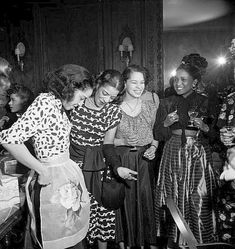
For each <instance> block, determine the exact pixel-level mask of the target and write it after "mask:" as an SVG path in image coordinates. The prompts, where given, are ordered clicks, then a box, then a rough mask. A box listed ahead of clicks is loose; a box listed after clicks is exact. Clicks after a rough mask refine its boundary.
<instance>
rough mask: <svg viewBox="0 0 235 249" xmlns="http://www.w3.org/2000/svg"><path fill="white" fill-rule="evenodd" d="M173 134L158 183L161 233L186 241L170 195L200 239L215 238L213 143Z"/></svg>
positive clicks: (199, 241) (166, 150) (158, 227)
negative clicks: (172, 211)
mask: <svg viewBox="0 0 235 249" xmlns="http://www.w3.org/2000/svg"><path fill="white" fill-rule="evenodd" d="M186 139H187V141H186V144H185V146H183V147H181V136H178V135H173V136H172V137H171V138H170V139H169V140H168V141H167V142H166V144H165V146H164V150H163V155H162V159H161V164H160V168H159V175H158V180H157V183H156V191H155V193H156V196H155V215H156V226H157V235H158V236H166V235H167V237H168V238H169V239H171V241H172V242H175V243H176V242H179V243H184V242H183V241H182V238H180V236H179V233H178V232H177V228H176V225H175V223H174V221H173V219H171V218H169V219H167V217H170V215H166V212H167V209H166V206H165V204H166V198H167V197H170V198H172V199H173V200H174V202H175V204H176V205H177V206H178V208H179V210H180V211H181V213H182V215H183V217H184V218H185V220H186V222H187V223H188V224H189V227H190V229H191V230H192V233H193V234H194V236H195V238H196V239H197V241H198V243H205V242H212V241H214V239H215V238H214V235H215V232H216V226H215V212H214V204H213V203H214V200H215V198H214V194H215V188H216V179H215V175H214V171H213V165H212V158H211V153H210V149H209V146H208V145H207V144H203V143H202V141H200V140H198V139H195V138H194V137H186Z"/></svg>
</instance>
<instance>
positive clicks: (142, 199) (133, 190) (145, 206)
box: [116, 146, 156, 247]
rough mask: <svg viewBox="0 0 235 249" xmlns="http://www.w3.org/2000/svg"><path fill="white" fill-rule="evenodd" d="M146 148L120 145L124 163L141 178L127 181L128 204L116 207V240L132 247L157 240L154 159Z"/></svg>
mask: <svg viewBox="0 0 235 249" xmlns="http://www.w3.org/2000/svg"><path fill="white" fill-rule="evenodd" d="M145 150H146V147H139V148H137V150H136V151H132V150H131V148H130V147H126V146H120V147H117V153H118V155H119V156H120V158H121V161H122V165H123V166H125V167H128V168H129V169H132V170H135V171H137V172H138V176H137V181H126V188H125V201H124V205H123V207H122V208H120V209H119V210H118V211H116V240H117V242H125V244H126V246H129V247H132V246H133V247H134V246H144V245H145V244H148V245H154V244H155V243H156V230H155V221H154V203H153V190H152V188H151V186H152V185H151V181H150V175H149V172H151V170H150V169H149V168H148V167H149V163H150V162H149V161H148V160H147V159H144V157H143V153H144V152H145Z"/></svg>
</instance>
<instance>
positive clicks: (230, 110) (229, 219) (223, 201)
mask: <svg viewBox="0 0 235 249" xmlns="http://www.w3.org/2000/svg"><path fill="white" fill-rule="evenodd" d="M227 125H229V126H235V93H231V94H229V95H228V97H227V98H226V99H225V101H224V103H223V104H222V107H221V110H220V114H219V118H218V122H217V126H218V127H219V128H222V127H224V126H227ZM217 205H218V228H219V229H218V230H219V237H220V240H221V241H223V242H227V243H231V244H235V181H228V182H225V181H221V182H220V189H219V194H218V204H217Z"/></svg>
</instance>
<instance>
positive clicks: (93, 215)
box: [70, 145, 115, 245]
mask: <svg viewBox="0 0 235 249" xmlns="http://www.w3.org/2000/svg"><path fill="white" fill-rule="evenodd" d="M82 152H83V154H84V155H83V156H81V154H82ZM70 156H71V158H72V159H73V160H75V161H76V162H77V164H78V166H79V167H81V168H82V172H83V175H84V179H85V183H86V186H87V189H88V191H89V196H90V203H91V209H90V220H89V230H88V233H87V236H86V239H87V241H88V243H89V244H90V245H93V244H94V243H95V242H96V241H97V240H100V241H103V242H108V241H113V240H114V239H115V212H114V211H113V210H108V209H106V208H105V207H103V205H102V203H101V191H102V189H101V188H102V175H103V172H104V169H105V168H106V164H105V162H104V159H103V158H104V156H103V153H102V147H101V146H95V147H88V146H87V147H86V148H84V146H78V145H77V146H75V145H74V146H73V147H72V148H71V149H70Z"/></svg>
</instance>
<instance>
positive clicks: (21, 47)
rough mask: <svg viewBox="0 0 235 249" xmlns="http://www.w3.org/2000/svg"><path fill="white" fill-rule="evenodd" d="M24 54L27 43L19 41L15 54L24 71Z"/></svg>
mask: <svg viewBox="0 0 235 249" xmlns="http://www.w3.org/2000/svg"><path fill="white" fill-rule="evenodd" d="M24 54H25V45H24V44H23V43H22V42H19V43H18V44H17V45H16V48H15V55H16V57H17V62H18V65H19V66H20V70H21V71H22V72H23V71H24V62H23V59H21V57H23V56H24Z"/></svg>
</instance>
